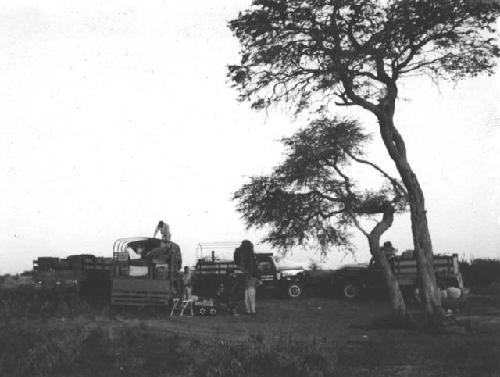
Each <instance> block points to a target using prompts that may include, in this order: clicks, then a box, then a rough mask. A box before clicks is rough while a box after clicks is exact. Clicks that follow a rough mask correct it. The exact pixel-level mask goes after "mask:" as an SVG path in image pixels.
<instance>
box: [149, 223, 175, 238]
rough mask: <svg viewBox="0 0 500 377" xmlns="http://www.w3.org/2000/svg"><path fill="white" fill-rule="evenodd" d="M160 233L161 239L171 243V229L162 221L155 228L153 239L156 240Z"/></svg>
mask: <svg viewBox="0 0 500 377" xmlns="http://www.w3.org/2000/svg"><path fill="white" fill-rule="evenodd" d="M158 233H160V234H161V239H162V240H163V241H170V237H171V236H170V227H169V226H168V224H167V223H166V222H164V221H163V220H160V222H159V223H158V225H157V226H156V228H155V232H154V234H153V238H156V235H157V234H158Z"/></svg>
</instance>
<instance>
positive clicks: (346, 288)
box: [342, 281, 361, 300]
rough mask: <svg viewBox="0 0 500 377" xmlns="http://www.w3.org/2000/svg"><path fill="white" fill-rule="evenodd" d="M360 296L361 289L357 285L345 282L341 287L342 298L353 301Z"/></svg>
mask: <svg viewBox="0 0 500 377" xmlns="http://www.w3.org/2000/svg"><path fill="white" fill-rule="evenodd" d="M360 294H361V289H360V287H359V285H358V284H356V283H354V282H352V281H347V282H345V283H344V285H343V286H342V297H344V298H347V299H349V300H353V299H355V298H358V297H359V296H360Z"/></svg>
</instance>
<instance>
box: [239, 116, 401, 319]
mask: <svg viewBox="0 0 500 377" xmlns="http://www.w3.org/2000/svg"><path fill="white" fill-rule="evenodd" d="M368 139H369V137H368V135H366V134H364V133H363V131H362V129H361V127H360V126H359V124H358V123H357V122H356V121H354V120H348V119H338V118H334V119H327V118H321V119H318V120H316V121H313V122H311V124H310V125H309V126H308V127H306V128H304V129H302V130H300V131H298V132H297V133H295V134H294V135H293V136H291V137H288V138H284V139H283V140H282V142H283V144H284V145H285V147H286V152H285V154H286V158H285V159H284V161H283V162H282V163H281V164H279V165H278V166H277V167H275V168H274V169H273V171H272V173H271V174H269V175H262V176H256V177H252V178H251V179H250V181H249V182H248V183H246V184H244V185H243V186H242V187H241V188H240V189H239V190H238V191H237V192H236V193H235V194H234V197H233V199H234V200H236V201H237V203H238V205H237V209H238V211H239V212H240V213H241V214H242V216H243V218H244V220H245V222H246V224H247V226H249V227H257V228H265V229H266V230H267V236H266V238H265V239H264V241H266V242H269V243H271V244H272V245H273V246H275V247H278V248H281V249H285V250H286V249H288V248H290V247H293V246H296V245H304V244H308V243H310V244H311V243H312V244H316V243H318V242H319V244H320V246H321V247H322V248H323V250H327V249H328V248H329V247H330V246H333V245H339V246H343V247H349V246H350V245H351V244H350V236H351V232H350V230H351V229H352V228H353V227H356V228H358V229H359V230H360V231H361V232H362V233H363V234H364V236H365V237H366V238H367V241H368V245H369V248H370V253H371V254H372V256H373V259H374V260H375V262H376V264H377V265H378V266H379V267H380V269H381V271H382V274H383V277H384V280H385V283H386V285H387V287H388V292H389V297H390V302H391V309H392V313H393V315H394V316H395V317H396V318H398V319H400V320H404V319H405V316H406V308H405V302H404V300H403V296H402V294H401V291H400V290H399V286H398V282H397V280H396V278H395V276H394V274H393V272H392V269H391V266H390V264H389V262H388V261H387V259H386V256H385V254H384V253H383V252H382V251H381V249H380V238H381V236H382V234H383V233H384V232H385V231H386V230H387V229H389V228H390V227H391V225H392V222H393V220H394V213H396V212H398V211H403V210H405V209H406V204H407V193H406V190H405V189H404V188H403V187H402V184H401V183H400V182H399V181H398V180H396V179H395V178H393V177H391V176H390V175H389V174H388V173H386V172H385V171H384V170H383V169H382V168H381V167H379V166H378V165H376V164H375V163H373V162H371V161H369V160H367V159H366V158H364V157H363V147H364V144H365V143H366V141H367V140H368ZM352 165H358V166H359V165H361V166H363V167H365V169H369V170H370V171H372V172H374V173H376V174H377V175H380V176H381V178H382V184H381V187H380V188H378V189H370V188H363V187H360V184H359V182H357V180H355V179H353V178H352ZM366 217H370V218H371V219H373V220H375V225H373V226H372V227H371V229H366V225H362V221H360V220H362V219H363V218H366Z"/></svg>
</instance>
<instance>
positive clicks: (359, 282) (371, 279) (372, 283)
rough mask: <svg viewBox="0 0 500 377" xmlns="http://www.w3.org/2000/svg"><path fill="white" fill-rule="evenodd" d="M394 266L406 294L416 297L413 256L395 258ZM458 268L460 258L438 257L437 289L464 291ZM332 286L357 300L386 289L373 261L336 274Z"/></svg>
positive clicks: (416, 284) (337, 271) (456, 256)
mask: <svg viewBox="0 0 500 377" xmlns="http://www.w3.org/2000/svg"><path fill="white" fill-rule="evenodd" d="M391 266H392V268H393V271H394V274H395V275H396V279H397V281H398V283H399V287H400V289H401V291H402V292H403V294H404V295H407V296H413V295H414V294H415V292H416V289H417V287H418V281H417V262H416V260H415V258H413V255H412V253H403V255H400V256H396V257H395V258H394V259H393V261H392V262H391ZM458 266H459V265H458V255H457V254H453V255H435V256H434V272H435V274H436V280H437V283H438V286H440V287H457V288H460V289H463V280H462V275H461V274H460V271H459V267H458ZM330 286H331V287H332V289H333V290H335V291H336V292H338V293H340V295H341V296H342V297H344V298H347V299H354V298H357V297H359V296H360V295H361V294H363V292H374V291H383V290H384V289H386V285H385V281H384V279H383V276H382V272H381V269H380V268H379V267H378V265H377V264H376V263H375V262H374V260H373V259H372V260H371V261H370V263H369V264H366V263H365V264H363V263H359V264H351V265H346V266H344V267H342V268H340V269H338V270H334V271H333V272H332V274H331V278H330Z"/></svg>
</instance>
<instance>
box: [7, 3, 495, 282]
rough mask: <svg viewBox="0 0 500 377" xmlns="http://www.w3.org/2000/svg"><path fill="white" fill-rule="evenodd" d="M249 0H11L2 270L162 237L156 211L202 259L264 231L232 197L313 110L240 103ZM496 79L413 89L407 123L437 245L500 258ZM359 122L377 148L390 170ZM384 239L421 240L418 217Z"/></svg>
mask: <svg viewBox="0 0 500 377" xmlns="http://www.w3.org/2000/svg"><path fill="white" fill-rule="evenodd" d="M249 3H250V1H249V0H245V1H243V0H216V1H206V0H185V1H182V2H177V1H168V0H165V1H156V0H149V1H132V0H120V1H117V0H114V1H107V0H99V1H92V0H90V1H84V2H82V1H75V0H69V1H64V2H63V1H55V0H44V1H43V2H40V1H34V0H17V1H15V2H14V1H0V51H1V53H0V109H1V111H0V122H1V123H0V132H1V134H0V153H1V155H0V178H1V182H2V185H1V186H0V203H1V210H0V229H1V233H0V245H1V249H0V273H6V272H19V271H22V270H25V269H29V268H31V261H32V259H34V258H36V257H37V256H49V255H53V256H65V255H69V254H75V253H88V252H92V253H95V254H98V255H107V256H110V255H111V251H112V250H111V248H112V244H113V241H114V240H115V239H116V238H120V237H132V236H150V235H152V233H153V231H154V227H155V225H156V223H157V222H158V220H160V219H163V220H165V221H167V222H168V223H169V224H170V226H171V231H172V236H173V240H174V241H176V242H177V243H179V245H180V246H181V249H182V250H183V254H184V256H185V259H186V260H187V261H188V262H190V263H192V262H193V261H194V255H195V254H194V252H195V248H196V245H197V244H198V243H199V242H208V241H238V240H241V239H243V238H249V239H251V240H252V241H255V242H257V241H258V240H259V238H260V237H261V236H262V234H258V233H255V232H245V229H244V225H243V223H242V221H241V220H240V219H239V216H238V214H237V213H235V211H234V203H231V202H230V197H231V193H232V192H234V191H235V190H236V189H237V188H238V187H239V186H240V185H241V184H243V183H244V182H245V181H246V179H247V177H249V176H251V175H255V174H261V173H265V172H267V171H269V170H270V169H271V168H272V166H273V165H275V164H277V163H278V162H279V161H280V158H281V153H282V149H281V145H280V144H279V142H278V139H279V138H280V137H282V136H285V135H290V134H291V133H292V132H294V131H295V130H297V128H299V127H300V126H303V125H304V124H305V123H304V122H305V121H306V120H307V117H304V118H303V119H299V120H296V121H294V120H293V119H292V118H291V117H289V116H288V115H287V114H286V113H285V112H284V111H282V110H281V111H280V110H279V109H277V110H276V111H271V112H270V113H268V114H267V115H266V114H263V113H255V112H253V111H251V110H250V109H249V106H248V104H240V103H237V101H236V100H235V98H236V95H237V93H236V92H235V91H234V90H233V89H231V88H230V87H229V85H228V83H227V80H226V65H227V64H231V63H236V62H237V61H238V55H237V53H238V49H239V48H238V44H237V41H236V39H235V38H233V37H232V35H231V33H230V31H229V30H228V28H227V21H228V20H229V19H231V18H234V17H236V16H237V13H238V11H240V10H243V9H244V8H245V7H246V6H248V5H249ZM499 77H500V76H499V75H496V76H495V77H491V78H488V77H480V78H476V79H471V80H468V81H465V82H462V83H460V84H458V85H456V86H454V85H452V84H447V83H443V84H441V85H440V86H439V87H436V86H435V85H434V84H433V83H431V82H428V81H427V80H426V79H421V78H420V79H414V80H412V81H410V82H407V83H405V85H403V86H402V89H401V100H400V102H399V104H398V110H397V112H398V113H397V124H398V126H399V127H400V130H401V132H402V133H403V136H404V137H405V139H406V141H407V147H408V154H409V159H410V162H411V163H412V164H413V166H414V169H415V171H416V173H417V174H418V177H419V178H420V180H421V184H422V187H423V189H424V193H425V195H426V200H427V207H428V215H429V223H430V229H431V236H432V239H433V243H434V248H435V250H436V251H437V252H456V253H459V254H463V255H466V256H473V257H497V256H499V254H500V250H499V245H500V169H499V168H498V165H499V162H500V161H499V156H500V115H499V112H500V110H499V107H498V106H499V105H498V104H499V103H500V85H499V84H500V81H499ZM359 116H360V119H362V120H363V121H364V124H365V125H366V129H367V131H368V132H371V133H374V140H373V143H372V148H371V154H370V156H371V157H372V158H373V159H375V160H377V161H378V162H379V163H380V164H381V165H383V166H386V167H387V168H388V169H393V165H392V163H391V161H390V160H388V158H387V156H386V152H385V150H384V149H383V146H382V144H381V142H380V140H379V137H378V135H377V127H376V125H375V122H374V120H373V119H372V118H371V117H370V116H367V115H364V114H362V113H360V114H359ZM383 239H390V240H392V241H393V244H394V245H395V246H396V247H397V248H398V249H399V250H405V249H407V248H411V244H412V242H411V233H410V223H409V218H408V216H401V217H398V218H397V220H396V222H395V224H394V226H393V228H392V229H391V230H390V231H389V232H388V233H387V235H385V236H384V237H383ZM356 244H357V245H358V260H366V259H367V258H368V252H367V244H366V241H365V240H363V239H361V238H360V237H358V238H357V241H356ZM264 248H265V246H262V247H260V249H264ZM332 252H334V253H336V254H334V255H335V256H334V257H333V258H332V259H331V263H333V264H337V263H340V261H341V257H340V255H339V254H338V253H337V251H332ZM311 255H312V257H314V256H313V254H311ZM311 255H309V254H308V255H305V254H303V252H302V251H300V250H298V251H295V252H294V255H293V258H295V259H296V260H297V261H300V262H301V263H303V262H304V261H307V260H308V258H310V257H311Z"/></svg>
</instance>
